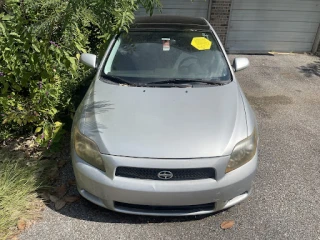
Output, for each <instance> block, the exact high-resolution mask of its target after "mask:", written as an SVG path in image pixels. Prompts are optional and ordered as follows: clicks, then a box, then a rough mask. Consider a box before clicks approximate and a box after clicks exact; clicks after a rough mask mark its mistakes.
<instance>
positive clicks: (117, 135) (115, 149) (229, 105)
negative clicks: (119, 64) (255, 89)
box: [80, 80, 247, 158]
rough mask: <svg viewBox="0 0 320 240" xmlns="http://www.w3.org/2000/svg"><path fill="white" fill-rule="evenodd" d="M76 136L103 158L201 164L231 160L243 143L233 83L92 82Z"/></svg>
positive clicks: (242, 119) (240, 104) (238, 96)
mask: <svg viewBox="0 0 320 240" xmlns="http://www.w3.org/2000/svg"><path fill="white" fill-rule="evenodd" d="M84 102H85V103H84V105H83V108H82V110H80V111H81V112H82V114H81V115H82V116H83V118H82V121H81V123H80V130H81V132H82V133H83V134H85V135H86V136H88V137H89V138H91V139H92V140H93V141H95V142H96V143H97V145H98V147H99V150H100V152H101V153H103V154H110V155H119V156H130V157H142V158H203V157H214V156H224V155H229V154H231V152H232V150H233V148H234V146H235V144H236V143H237V142H239V141H240V140H242V139H244V138H245V137H247V126H246V118H245V111H244V106H243V102H242V98H241V93H240V91H239V87H238V83H237V82H235V81H233V82H231V83H229V84H227V85H224V86H210V87H197V88H143V87H129V86H121V85H113V84H107V83H104V82H102V81H100V80H96V81H95V82H94V83H93V84H92V86H91V87H90V89H89V91H88V93H87V95H86V98H85V99H84Z"/></svg>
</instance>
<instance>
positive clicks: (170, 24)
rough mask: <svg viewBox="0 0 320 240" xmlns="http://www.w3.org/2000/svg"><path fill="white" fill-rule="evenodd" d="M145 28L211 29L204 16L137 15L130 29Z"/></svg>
mask: <svg viewBox="0 0 320 240" xmlns="http://www.w3.org/2000/svg"><path fill="white" fill-rule="evenodd" d="M143 29H145V30H146V29H150V30H152V29H154V30H157V29H168V30H171V29H172V30H179V29H181V30H186V29H193V30H210V26H209V25H208V24H207V22H206V20H205V19H204V18H196V17H186V16H174V15H154V16H151V17H150V16H146V17H136V19H135V21H134V23H133V25H132V26H131V29H130V30H133V31H134V30H143Z"/></svg>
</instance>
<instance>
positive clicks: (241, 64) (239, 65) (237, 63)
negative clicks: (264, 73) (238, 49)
mask: <svg viewBox="0 0 320 240" xmlns="http://www.w3.org/2000/svg"><path fill="white" fill-rule="evenodd" d="M249 65H250V63H249V60H248V58H243V57H238V58H235V59H234V61H233V67H234V70H235V71H236V72H238V71H240V70H243V69H245V68H247V67H249Z"/></svg>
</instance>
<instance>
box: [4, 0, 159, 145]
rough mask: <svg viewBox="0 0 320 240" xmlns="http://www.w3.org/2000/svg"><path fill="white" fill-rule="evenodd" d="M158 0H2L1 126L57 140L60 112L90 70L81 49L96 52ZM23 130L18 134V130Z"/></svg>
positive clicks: (69, 108) (68, 109) (70, 107)
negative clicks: (82, 60)
mask: <svg viewBox="0 0 320 240" xmlns="http://www.w3.org/2000/svg"><path fill="white" fill-rule="evenodd" d="M158 1H159V0H118V1H114V0H69V1H66V0H37V1H34V0H23V1H20V0H6V1H4V4H3V3H2V4H0V19H1V21H0V90H1V92H0V112H1V115H0V121H1V122H2V127H1V130H3V131H8V129H10V130H11V131H16V132H17V131H22V132H26V131H34V132H35V133H36V134H37V135H38V141H39V142H41V143H42V144H50V143H51V141H59V136H61V129H62V126H63V124H64V123H63V122H62V121H61V119H63V117H64V116H66V115H67V116H71V115H72V113H73V112H74V111H75V107H76V106H75V103H74V95H75V92H76V90H77V89H78V88H79V86H80V85H81V84H83V83H84V79H85V77H86V76H88V74H90V72H88V70H87V69H85V68H84V67H83V66H80V65H78V60H79V57H80V54H81V53H82V52H86V51H90V52H94V53H98V49H100V48H102V49H104V48H103V45H106V44H107V43H108V40H109V39H110V37H111V36H112V35H114V34H115V33H117V32H119V31H121V30H128V28H129V25H130V23H132V21H133V20H134V12H135V11H136V10H137V9H138V7H139V6H143V7H145V8H146V10H147V11H148V12H149V13H150V14H152V11H153V8H154V7H158V6H159V2H158ZM20 133H21V132H20Z"/></svg>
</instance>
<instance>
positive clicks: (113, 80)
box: [101, 74, 137, 86]
mask: <svg viewBox="0 0 320 240" xmlns="http://www.w3.org/2000/svg"><path fill="white" fill-rule="evenodd" d="M101 77H103V78H106V79H108V80H110V81H112V82H115V83H120V84H127V85H130V86H137V84H135V83H133V82H129V81H127V80H125V79H123V78H121V77H117V76H113V75H109V74H101Z"/></svg>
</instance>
